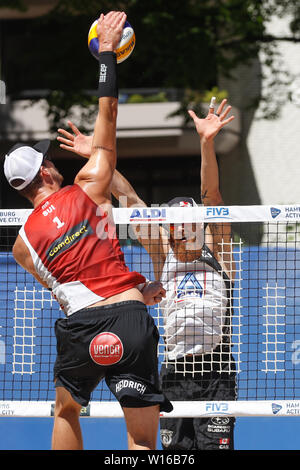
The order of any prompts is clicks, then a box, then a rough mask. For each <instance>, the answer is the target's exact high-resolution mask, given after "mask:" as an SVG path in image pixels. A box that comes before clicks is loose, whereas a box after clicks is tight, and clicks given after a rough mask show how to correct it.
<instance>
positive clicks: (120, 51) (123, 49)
mask: <svg viewBox="0 0 300 470" xmlns="http://www.w3.org/2000/svg"><path fill="white" fill-rule="evenodd" d="M97 24H98V20H96V21H94V23H93V24H92V26H91V27H90V30H89V34H88V47H89V50H90V52H91V54H92V55H93V56H94V57H95V58H96V59H98V58H99V52H98V49H99V40H98V36H97ZM134 46H135V34H134V31H133V28H132V26H131V25H130V24H129V23H128V21H126V22H125V25H124V28H123V33H122V37H121V40H120V42H119V44H118V46H117V49H116V51H115V52H116V54H117V63H118V64H120V63H121V62H124V60H126V59H128V57H129V56H130V55H131V53H132V51H133V49H134Z"/></svg>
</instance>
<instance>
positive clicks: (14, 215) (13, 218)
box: [0, 209, 32, 226]
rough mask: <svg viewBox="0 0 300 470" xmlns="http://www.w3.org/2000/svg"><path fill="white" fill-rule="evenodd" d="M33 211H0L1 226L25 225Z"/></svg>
mask: <svg viewBox="0 0 300 470" xmlns="http://www.w3.org/2000/svg"><path fill="white" fill-rule="evenodd" d="M31 212H32V209H0V225H14V226H21V225H23V224H24V223H25V222H26V220H27V218H28V217H29V215H30V214H31Z"/></svg>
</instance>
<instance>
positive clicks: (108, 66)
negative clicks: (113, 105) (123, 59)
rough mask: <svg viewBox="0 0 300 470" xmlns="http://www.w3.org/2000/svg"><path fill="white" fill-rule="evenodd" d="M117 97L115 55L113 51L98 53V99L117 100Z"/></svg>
mask: <svg viewBox="0 0 300 470" xmlns="http://www.w3.org/2000/svg"><path fill="white" fill-rule="evenodd" d="M118 95H119V90H118V79H117V54H116V53H115V52H113V51H104V52H100V54H99V86H98V97H99V98H101V97H103V96H110V97H113V98H118Z"/></svg>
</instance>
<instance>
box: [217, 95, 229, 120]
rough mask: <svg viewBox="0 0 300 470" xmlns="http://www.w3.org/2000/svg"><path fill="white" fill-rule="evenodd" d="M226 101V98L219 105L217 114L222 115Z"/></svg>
mask: <svg viewBox="0 0 300 470" xmlns="http://www.w3.org/2000/svg"><path fill="white" fill-rule="evenodd" d="M226 103H227V99H226V98H225V99H224V100H222V102H221V104H220V106H219V107H218V109H217V112H216V115H217V116H220V115H221V114H222V112H223V108H224V106H225V104H226Z"/></svg>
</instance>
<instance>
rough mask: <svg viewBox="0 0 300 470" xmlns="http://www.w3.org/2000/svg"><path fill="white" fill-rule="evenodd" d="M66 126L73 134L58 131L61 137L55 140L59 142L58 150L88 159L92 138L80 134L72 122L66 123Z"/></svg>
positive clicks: (62, 130)
mask: <svg viewBox="0 0 300 470" xmlns="http://www.w3.org/2000/svg"><path fill="white" fill-rule="evenodd" d="M68 125H69V126H70V128H71V130H72V131H73V134H71V132H68V131H66V130H65V129H58V132H59V133H60V134H61V135H62V136H63V137H61V136H58V137H57V140H58V141H59V142H61V144H60V148H62V149H64V150H68V151H69V152H74V153H77V154H78V155H80V156H81V157H85V158H90V155H91V151H92V141H93V136H88V135H84V134H82V133H81V132H80V131H79V130H78V129H77V127H76V126H75V124H73V122H72V121H68Z"/></svg>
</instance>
